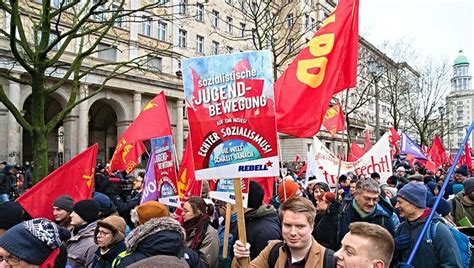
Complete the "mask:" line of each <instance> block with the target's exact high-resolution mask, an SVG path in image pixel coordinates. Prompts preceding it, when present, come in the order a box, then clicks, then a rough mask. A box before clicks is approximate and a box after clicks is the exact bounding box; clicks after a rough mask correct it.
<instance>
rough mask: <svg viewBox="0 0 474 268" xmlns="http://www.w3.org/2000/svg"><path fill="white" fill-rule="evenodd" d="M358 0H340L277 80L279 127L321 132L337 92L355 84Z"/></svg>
mask: <svg viewBox="0 0 474 268" xmlns="http://www.w3.org/2000/svg"><path fill="white" fill-rule="evenodd" d="M358 28H359V1H358V0H341V1H339V4H338V6H337V8H336V10H335V11H334V13H333V14H332V15H331V16H329V17H328V18H327V19H326V20H325V21H324V25H323V27H322V28H320V29H319V30H318V31H317V33H316V34H315V35H314V37H313V38H312V39H311V40H310V41H309V43H308V45H307V46H306V47H305V48H303V50H302V51H301V52H300V54H298V56H297V57H296V58H295V60H294V61H293V62H292V63H291V64H290V66H289V67H288V69H287V70H286V71H285V72H284V73H283V74H282V75H281V76H280V78H279V79H278V80H277V81H276V82H275V101H276V112H277V130H278V131H279V132H282V133H286V134H288V135H292V136H296V137H312V136H314V135H315V134H316V133H318V131H319V129H320V128H321V124H322V122H323V118H324V115H325V114H326V110H327V109H328V106H329V102H330V100H331V98H332V96H333V95H334V94H335V93H338V92H340V91H342V90H344V89H347V88H351V87H354V86H355V85H356V73H357V57H358V40H359V33H358V32H359V29H358Z"/></svg>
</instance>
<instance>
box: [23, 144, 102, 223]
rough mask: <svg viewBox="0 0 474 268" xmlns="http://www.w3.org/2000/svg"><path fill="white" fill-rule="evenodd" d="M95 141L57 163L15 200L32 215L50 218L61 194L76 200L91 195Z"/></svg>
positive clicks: (94, 162) (95, 152) (95, 155)
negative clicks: (62, 161)
mask: <svg viewBox="0 0 474 268" xmlns="http://www.w3.org/2000/svg"><path fill="white" fill-rule="evenodd" d="M97 148H98V145H97V143H96V144H94V145H92V146H91V147H89V148H88V149H86V150H85V151H83V152H81V153H80V154H78V155H77V156H76V157H74V158H73V159H71V160H69V161H68V162H66V163H65V164H64V165H62V166H60V167H59V168H58V169H56V170H55V171H53V172H52V173H51V174H49V175H48V176H46V177H45V178H43V179H42V180H41V181H40V182H38V183H37V184H35V186H33V187H32V188H31V189H30V190H28V191H26V192H25V193H24V194H22V195H21V196H20V197H18V199H17V200H16V202H18V203H19V204H20V205H21V206H22V207H23V208H24V209H25V211H26V212H28V214H30V216H31V217H32V218H47V219H49V220H53V219H54V217H53V208H52V204H53V202H54V200H56V198H58V197H59V196H60V195H63V194H67V195H70V196H71V197H72V198H73V199H74V201H75V202H77V201H80V200H83V199H89V198H91V197H92V191H93V189H94V175H95V164H96V158H97Z"/></svg>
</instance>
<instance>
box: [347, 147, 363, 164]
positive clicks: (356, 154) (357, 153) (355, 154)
mask: <svg viewBox="0 0 474 268" xmlns="http://www.w3.org/2000/svg"><path fill="white" fill-rule="evenodd" d="M364 154H365V151H364V149H362V148H361V147H360V146H359V144H357V143H355V142H352V143H351V151H350V153H349V158H348V159H347V161H349V162H354V161H356V160H357V159H359V158H361V157H362V156H363V155H364Z"/></svg>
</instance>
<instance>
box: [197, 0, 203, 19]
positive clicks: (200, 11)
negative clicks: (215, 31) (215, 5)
mask: <svg viewBox="0 0 474 268" xmlns="http://www.w3.org/2000/svg"><path fill="white" fill-rule="evenodd" d="M196 20H197V21H200V22H204V5H203V4H199V3H198V4H197V5H196Z"/></svg>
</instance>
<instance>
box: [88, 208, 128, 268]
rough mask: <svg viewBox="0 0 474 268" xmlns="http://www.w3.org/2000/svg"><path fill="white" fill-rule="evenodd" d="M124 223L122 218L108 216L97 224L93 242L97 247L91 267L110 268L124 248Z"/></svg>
mask: <svg viewBox="0 0 474 268" xmlns="http://www.w3.org/2000/svg"><path fill="white" fill-rule="evenodd" d="M125 228H126V223H125V220H124V219H123V218H122V217H119V216H115V215H112V216H109V217H107V218H105V219H103V220H101V221H98V222H97V227H96V228H95V232H94V242H95V243H96V244H97V245H98V246H99V248H98V249H97V251H96V252H95V256H94V259H93V261H92V267H112V263H113V261H114V260H115V258H116V257H117V256H118V255H119V254H120V252H122V251H124V250H126V246H125V241H124V239H125Z"/></svg>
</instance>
